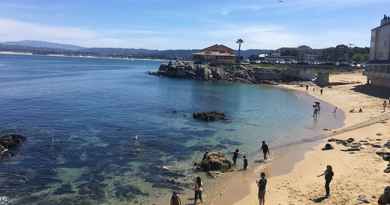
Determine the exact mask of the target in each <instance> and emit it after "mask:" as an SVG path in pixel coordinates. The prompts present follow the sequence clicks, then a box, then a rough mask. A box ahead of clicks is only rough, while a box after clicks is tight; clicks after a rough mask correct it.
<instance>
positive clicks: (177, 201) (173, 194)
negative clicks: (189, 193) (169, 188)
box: [170, 192, 181, 205]
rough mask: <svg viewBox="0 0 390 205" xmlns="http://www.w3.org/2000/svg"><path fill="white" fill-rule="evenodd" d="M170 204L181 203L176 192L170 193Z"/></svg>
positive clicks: (179, 204)
mask: <svg viewBox="0 0 390 205" xmlns="http://www.w3.org/2000/svg"><path fill="white" fill-rule="evenodd" d="M170 205H181V200H180V198H179V196H178V195H177V193H176V192H173V193H172V196H171V203H170Z"/></svg>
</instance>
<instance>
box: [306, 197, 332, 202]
mask: <svg viewBox="0 0 390 205" xmlns="http://www.w3.org/2000/svg"><path fill="white" fill-rule="evenodd" d="M327 198H328V197H326V196H321V197H318V198H314V199H310V200H311V201H313V202H314V203H321V202H322V201H324V200H325V199H327Z"/></svg>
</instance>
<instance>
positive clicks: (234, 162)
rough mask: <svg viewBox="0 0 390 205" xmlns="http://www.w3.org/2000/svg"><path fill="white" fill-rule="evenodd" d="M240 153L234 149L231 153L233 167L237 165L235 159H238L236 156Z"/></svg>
mask: <svg viewBox="0 0 390 205" xmlns="http://www.w3.org/2000/svg"><path fill="white" fill-rule="evenodd" d="M239 153H240V150H239V149H236V151H234V152H233V158H232V159H233V165H234V166H236V164H237V159H238V154H239Z"/></svg>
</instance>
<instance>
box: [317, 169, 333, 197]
mask: <svg viewBox="0 0 390 205" xmlns="http://www.w3.org/2000/svg"><path fill="white" fill-rule="evenodd" d="M333 175H334V173H333V170H332V166H330V165H328V166H326V170H325V171H324V173H322V174H321V175H318V177H321V176H325V191H326V195H325V197H329V195H330V182H331V181H332V179H333Z"/></svg>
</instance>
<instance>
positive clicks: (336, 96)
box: [210, 72, 390, 205]
mask: <svg viewBox="0 0 390 205" xmlns="http://www.w3.org/2000/svg"><path fill="white" fill-rule="evenodd" d="M331 82H342V83H347V84H346V85H339V86H332V88H325V89H324V94H323V95H321V94H320V93H319V92H318V88H316V89H317V92H312V91H308V92H307V93H308V94H310V95H312V96H314V97H316V98H318V99H321V100H324V101H326V102H328V103H331V104H333V105H335V106H337V107H338V108H339V109H341V110H343V111H345V115H346V119H345V125H344V127H343V128H340V129H336V130H329V131H328V135H327V137H326V138H325V139H322V140H318V141H317V142H314V143H306V144H301V145H298V147H295V148H294V147H292V149H291V150H290V151H287V152H286V153H284V155H282V156H281V158H280V159H275V162H271V163H270V164H267V165H265V166H257V167H256V168H254V170H253V172H252V173H251V174H247V175H245V176H241V177H240V180H239V182H240V183H237V181H235V182H234V184H224V186H225V187H237V186H238V187H241V188H237V189H236V190H240V189H241V190H244V193H245V192H246V191H248V190H249V192H246V196H244V197H243V198H241V199H239V200H237V198H235V197H232V196H233V193H234V191H231V192H230V193H224V196H226V197H225V198H229V199H227V201H225V202H223V203H220V202H219V201H216V202H213V203H210V204H234V205H252V204H253V205H256V204H258V200H257V186H256V183H255V182H256V180H257V179H258V177H259V173H260V172H263V171H264V172H266V173H267V174H268V177H269V179H268V183H269V185H268V191H267V194H266V204H270V205H273V204H275V205H284V204H289V205H290V204H297V205H298V204H299V205H301V204H305V205H306V204H307V205H309V204H329V205H334V204H359V203H365V202H366V203H369V204H376V203H377V201H378V198H379V196H380V194H382V193H383V189H384V187H385V186H386V185H389V184H390V177H389V175H388V174H387V173H384V169H385V168H386V166H387V162H386V161H384V160H383V159H382V158H381V157H380V156H378V155H377V154H376V152H377V151H381V150H385V151H386V148H384V147H383V144H384V143H386V142H387V141H388V140H390V136H389V135H390V127H389V126H390V125H389V117H390V116H389V113H383V112H382V103H383V99H381V98H377V97H373V96H370V95H366V94H364V93H360V92H357V91H355V89H356V87H359V86H361V85H363V84H365V82H366V79H365V77H364V76H363V75H362V74H361V72H357V73H348V74H338V75H333V76H331ZM281 87H283V88H287V89H292V90H296V91H299V92H306V91H305V87H304V86H298V85H281ZM359 108H362V109H363V112H362V113H356V112H354V113H351V112H349V111H350V110H352V109H355V110H357V109H359ZM329 138H337V139H344V140H345V139H348V138H354V140H355V141H356V142H360V141H361V142H366V144H367V146H363V147H364V148H363V149H362V150H361V151H357V152H343V151H340V150H341V149H343V148H344V147H343V146H341V145H336V144H333V146H334V147H335V149H334V150H329V151H322V148H323V147H324V145H325V143H327V141H328V140H329ZM371 144H374V145H380V146H381V147H382V148H378V147H374V146H372V145H371ZM299 146H301V147H299ZM300 148H303V149H304V150H306V151H307V152H305V153H304V155H303V158H302V159H300V160H299V159H298V160H296V159H295V160H296V161H297V162H296V163H295V164H294V166H293V168H292V170H290V171H288V173H284V174H280V173H278V172H277V171H276V170H277V167H278V166H280V163H282V164H283V163H285V162H288V161H289V159H290V156H294V155H292V153H294V152H295V153H296V150H297V149H300ZM387 151H388V148H387ZM292 160H294V159H292ZM326 165H332V166H333V168H334V172H335V177H334V180H333V182H332V185H331V190H332V194H331V197H330V198H329V199H326V198H323V196H324V192H325V191H324V188H323V183H324V182H323V178H317V175H319V174H320V173H322V172H323V171H324V169H325V166H326ZM275 167H276V169H275ZM220 190H223V189H220ZM229 196H230V197H229ZM229 200H230V201H229Z"/></svg>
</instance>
